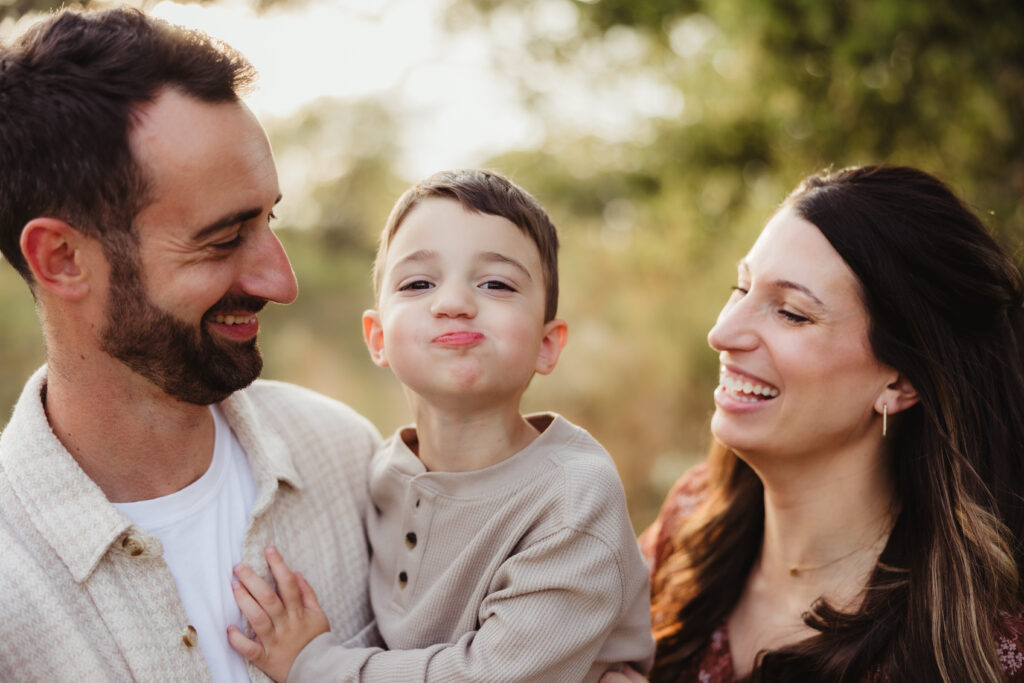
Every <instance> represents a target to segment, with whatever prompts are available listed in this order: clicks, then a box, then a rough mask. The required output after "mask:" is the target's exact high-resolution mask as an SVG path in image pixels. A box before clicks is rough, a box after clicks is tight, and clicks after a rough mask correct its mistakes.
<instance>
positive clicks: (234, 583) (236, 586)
mask: <svg viewBox="0 0 1024 683" xmlns="http://www.w3.org/2000/svg"><path fill="white" fill-rule="evenodd" d="M241 587H242V583H241V582H240V581H239V580H238V579H231V590H233V591H236V590H238V589H239V588H241Z"/></svg>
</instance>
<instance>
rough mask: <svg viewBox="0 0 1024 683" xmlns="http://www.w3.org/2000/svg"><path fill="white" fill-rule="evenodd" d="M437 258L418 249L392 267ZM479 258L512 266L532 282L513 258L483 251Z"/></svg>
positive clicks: (525, 270) (487, 261)
mask: <svg viewBox="0 0 1024 683" xmlns="http://www.w3.org/2000/svg"><path fill="white" fill-rule="evenodd" d="M437 256H438V254H437V252H436V251H433V250H432V249H418V250H417V251H414V252H412V253H411V254H407V255H405V256H403V257H402V258H401V259H400V260H399V261H397V262H396V263H395V266H394V267H396V268H397V267H398V266H400V265H402V264H403V263H410V262H412V263H415V262H417V261H429V260H430V259H432V258H437ZM479 257H480V259H481V260H483V261H484V262H486V263H507V264H509V265H510V266H512V267H513V268H515V269H516V270H519V271H521V272H522V273H523V275H524V276H525V277H526V278H527V279H528V280H533V277H531V275H530V271H529V270H527V268H526V266H524V265H523V264H522V263H520V262H519V261H517V260H515V259H514V258H511V257H509V256H505V255H504V254H502V253H500V252H497V251H483V252H480V254H479Z"/></svg>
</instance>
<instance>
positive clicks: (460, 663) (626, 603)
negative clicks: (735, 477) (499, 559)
mask: <svg viewBox="0 0 1024 683" xmlns="http://www.w3.org/2000/svg"><path fill="white" fill-rule="evenodd" d="M494 585H496V586H497V589H496V590H493V591H492V592H491V593H490V594H489V595H488V596H487V597H486V598H485V599H484V601H483V603H482V604H481V606H480V609H479V612H478V617H479V628H478V629H477V630H476V631H472V632H469V633H466V634H464V635H463V636H462V637H460V638H459V639H458V640H457V641H456V642H454V643H448V644H444V645H434V646H431V647H429V648H424V649H419V650H400V651H399V650H395V651H384V650H380V649H375V648H362V649H353V648H345V647H343V646H342V644H341V643H339V642H338V641H337V640H336V639H333V638H332V637H331V636H330V635H329V634H325V635H323V636H320V637H319V638H317V639H316V640H314V641H313V642H312V643H310V644H309V645H308V646H307V647H306V648H305V649H304V650H303V651H302V653H301V654H300V655H299V657H298V659H296V661H295V664H294V665H293V667H292V670H291V674H290V675H289V677H288V680H289V681H311V680H332V681H381V682H383V681H396V680H410V681H411V680H420V681H438V682H440V681H445V682H448V681H452V682H458V681H466V682H470V681H481V680H501V681H516V680H520V681H527V680H528V681H558V682H562V681H597V680H598V679H599V678H600V677H601V675H602V674H603V673H604V671H605V670H606V669H607V668H610V667H612V666H614V665H615V664H617V663H619V662H624V663H630V664H632V665H633V666H634V668H637V669H639V670H641V671H645V672H646V671H647V670H648V669H649V667H650V660H651V657H652V656H653V651H654V642H653V640H652V638H651V634H650V616H649V615H650V613H649V607H648V605H649V595H648V591H649V588H648V581H647V570H646V567H645V565H644V562H643V560H642V558H641V557H640V553H639V549H638V548H637V547H636V543H635V541H633V542H632V547H630V548H618V547H615V546H614V545H613V544H610V543H608V542H607V541H606V540H605V539H602V538H599V537H597V536H595V535H593V534H591V533H588V532H587V531H582V530H579V529H575V528H563V529H561V530H559V531H558V532H556V533H554V534H552V535H550V536H548V537H547V538H544V539H542V540H540V541H538V542H537V543H535V544H534V545H532V546H531V547H529V548H526V549H524V550H523V551H522V552H520V553H517V554H516V555H514V556H512V557H510V558H509V559H508V560H507V561H506V562H504V563H503V564H502V566H501V568H500V569H499V571H498V574H497V576H496V577H495V583H494ZM613 633H614V636H613V635H612V634H613ZM599 655H600V656H599Z"/></svg>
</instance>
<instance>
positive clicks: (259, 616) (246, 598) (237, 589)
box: [231, 580, 274, 640]
mask: <svg viewBox="0 0 1024 683" xmlns="http://www.w3.org/2000/svg"><path fill="white" fill-rule="evenodd" d="M231 592H232V593H233V594H234V596H235V602H236V603H237V604H238V609H240V610H241V611H242V616H244V617H245V619H246V621H248V622H249V625H250V626H252V630H253V632H255V633H256V635H257V637H259V638H260V639H263V640H266V639H268V638H269V637H270V636H272V635H273V634H274V621H273V619H271V618H270V615H269V614H267V611H266V610H265V609H263V607H261V606H260V604H259V603H258V602H256V599H255V598H253V597H252V595H251V594H250V593H249V591H248V589H246V587H245V586H243V585H242V584H241V582H239V581H237V580H236V581H232V582H231Z"/></svg>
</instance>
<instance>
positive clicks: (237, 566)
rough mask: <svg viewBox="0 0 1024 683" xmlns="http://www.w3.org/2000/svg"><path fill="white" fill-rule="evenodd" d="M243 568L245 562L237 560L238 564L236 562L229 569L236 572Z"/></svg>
mask: <svg viewBox="0 0 1024 683" xmlns="http://www.w3.org/2000/svg"><path fill="white" fill-rule="evenodd" d="M244 568H245V563H244V562H239V563H238V564H236V565H235V566H234V567H232V568H231V571H233V572H234V573H236V574H237V573H238V572H240V571H242V569H244Z"/></svg>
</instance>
